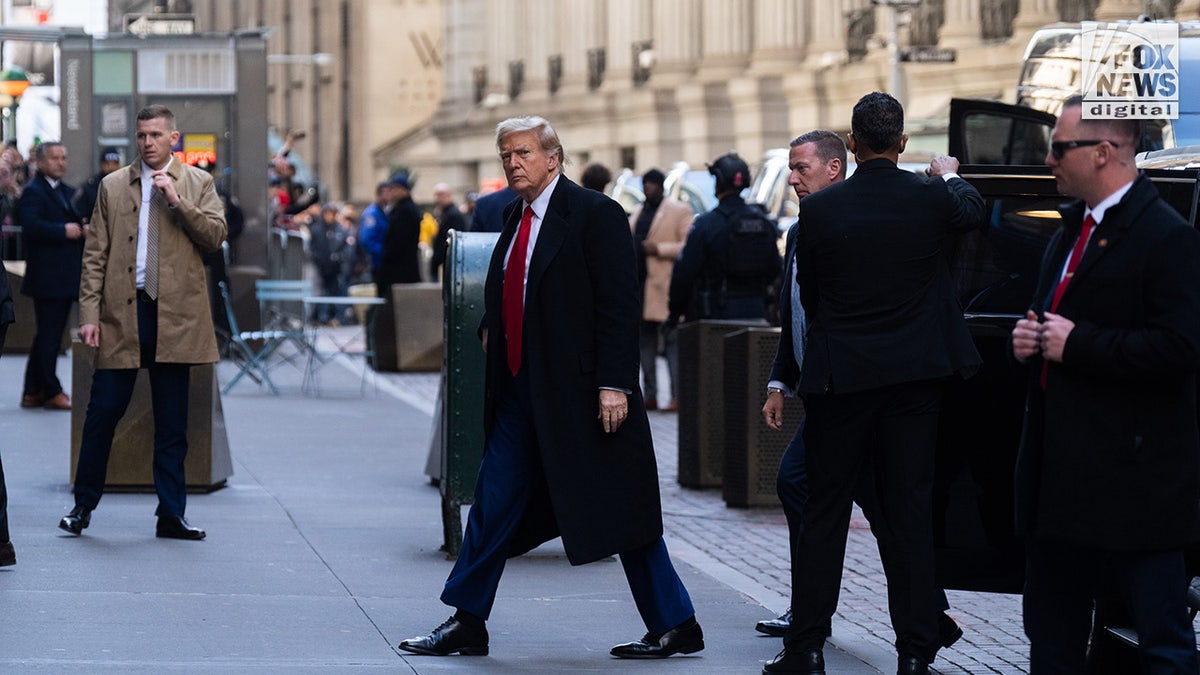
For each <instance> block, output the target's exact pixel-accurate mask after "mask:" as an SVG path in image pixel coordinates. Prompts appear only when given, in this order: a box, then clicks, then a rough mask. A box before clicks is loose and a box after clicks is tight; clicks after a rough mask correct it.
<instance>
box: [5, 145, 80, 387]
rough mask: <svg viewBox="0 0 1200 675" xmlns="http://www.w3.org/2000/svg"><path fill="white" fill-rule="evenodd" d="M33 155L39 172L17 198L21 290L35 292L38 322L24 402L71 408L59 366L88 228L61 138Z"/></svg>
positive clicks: (41, 146)
mask: <svg viewBox="0 0 1200 675" xmlns="http://www.w3.org/2000/svg"><path fill="white" fill-rule="evenodd" d="M34 156H35V158H36V160H37V167H38V171H37V175H36V176H34V177H33V180H31V181H29V184H28V185H26V186H25V190H24V192H22V193H21V198H20V199H19V200H18V201H17V223H18V224H19V225H20V226H21V231H22V234H23V235H24V237H25V261H26V262H25V282H24V283H23V284H22V285H21V292H22V293H23V294H25V295H28V296H29V297H31V298H33V311H34V316H35V321H36V322H37V326H36V332H35V333H34V337H33V345H32V346H31V347H30V349H29V361H28V362H27V364H26V366H25V389H24V392H23V395H22V396H21V407H22V408H38V407H44V408H47V409H50V410H70V409H71V397H70V396H69V395H68V394H67V393H66V392H65V391H63V387H62V383H61V382H59V380H58V376H57V374H56V373H55V368H56V366H57V363H58V348H59V345H60V344H61V343H62V336H63V331H64V330H66V328H67V317H68V316H69V315H70V312H71V305H72V304H73V303H75V302H76V301H77V300H79V276H80V271H81V269H82V267H83V242H84V238H85V237H86V236H87V231H88V228H87V225H85V224H83V222H82V220H81V218H80V216H79V214H77V213H76V212H75V209H74V207H72V205H71V203H72V200H73V199H74V197H75V188H73V187H71V186H69V185H67V184H66V183H63V182H62V177H63V175H64V174H66V172H67V149H66V148H65V147H63V145H62V144H61V143H42V144H41V145H39V146H38V147H37V151H36V154H35V155H34Z"/></svg>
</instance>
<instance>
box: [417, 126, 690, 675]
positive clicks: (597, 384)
mask: <svg viewBox="0 0 1200 675" xmlns="http://www.w3.org/2000/svg"><path fill="white" fill-rule="evenodd" d="M496 145H497V147H498V148H499V150H500V160H501V162H502V163H503V165H504V172H505V175H506V177H507V178H508V184H509V186H510V187H512V188H513V189H514V190H515V191H516V192H517V194H518V195H519V199H515V200H513V202H512V203H511V204H510V205H509V206H508V208H507V209H506V210H505V226H504V230H503V232H502V233H501V234H500V239H499V241H498V242H497V244H496V248H495V250H494V251H493V253H492V261H491V266H490V268H489V269H488V275H487V282H486V286H485V295H484V302H485V312H484V318H483V321H482V323H481V327H480V333H481V336H482V339H483V344H484V348H485V350H486V351H487V375H486V389H485V410H484V420H485V431H486V435H487V441H486V447H485V450H484V455H483V462H482V464H481V465H480V468H479V478H478V481H477V483H476V487H475V502H474V503H473V504H472V506H471V511H470V514H469V515H468V517H467V527H466V533H465V534H464V536H463V545H462V551H461V552H460V553H459V556H458V560H457V562H456V563H455V565H454V569H453V570H452V571H451V572H450V576H449V578H448V579H447V580H446V585H445V588H444V589H443V591H442V596H441V599H442V602H444V603H445V604H447V605H449V606H451V607H454V608H455V609H456V611H455V613H454V615H453V616H452V617H450V619H449V620H447V621H446V622H445V623H443V624H442V625H441V626H438V627H437V628H436V629H434V631H433V632H432V633H431V634H429V635H427V636H424V637H418V638H412V639H409V640H405V641H403V642H401V643H400V648H401V649H403V650H405V651H409V652H414V653H417V654H430V655H438V656H443V655H447V654H454V653H459V654H463V655H483V654H487V653H488V634H487V629H486V626H485V621H486V620H487V618H488V615H489V614H490V613H491V609H492V603H493V602H494V600H495V597H496V588H497V586H498V585H499V583H500V576H501V573H502V572H503V570H504V564H505V560H506V559H507V558H509V557H512V556H516V555H520V554H522V553H524V552H526V551H529V550H530V549H532V548H534V547H535V546H537V545H539V544H541V543H542V542H545V541H549V540H550V539H553V538H555V537H557V536H561V537H562V542H563V548H564V549H565V550H566V554H567V559H568V560H569V561H570V562H571V564H573V565H582V564H584V563H589V562H594V561H596V560H600V559H602V558H606V557H608V556H611V555H619V556H620V559H621V564H622V566H623V567H624V570H625V574H626V577H627V579H628V581H629V587H630V591H631V592H632V593H633V597H634V602H635V604H636V605H637V609H638V612H639V613H640V614H641V617H642V620H643V622H644V623H645V624H646V635H645V636H644V637H643V638H642V639H640V640H637V641H634V642H630V643H626V644H621V645H617V646H616V647H613V648H612V650H611V652H610V653H611V654H612V655H614V656H617V657H621V658H663V657H667V656H671V655H673V654H690V653H694V652H697V651H700V650H701V649H703V648H704V637H703V633H702V631H701V629H700V624H698V623H696V620H695V611H694V609H693V607H692V602H691V599H690V597H689V596H688V593H687V590H686V589H685V588H684V587H683V583H682V582H681V581H680V579H679V575H678V574H676V572H675V568H674V566H673V565H672V564H671V559H670V557H669V555H668V554H667V549H666V545H665V544H664V543H663V539H662V530H663V526H662V506H661V502H660V499H659V491H658V472H657V468H656V464H655V459H654V448H653V444H652V440H651V436H650V424H649V420H648V419H647V417H646V410H645V404H644V403H643V401H642V396H641V392H640V391H639V390H638V323H639V321H640V320H641V302H640V296H639V287H638V279H637V265H636V259H635V257H634V247H633V238H632V235H631V234H630V231H629V224H628V221H627V220H626V219H625V213H624V211H623V210H622V209H621V207H620V205H618V204H617V203H616V202H615V201H613V200H612V199H610V198H608V197H606V196H604V195H602V194H600V193H598V192H593V191H589V190H585V189H584V188H581V187H579V186H578V185H576V184H575V183H572V182H571V181H570V180H568V179H567V178H565V177H563V176H562V173H561V172H562V162H563V157H564V154H563V149H562V144H561V143H560V142H559V140H558V136H557V134H555V132H554V129H553V128H552V127H551V126H550V123H549V122H547V121H546V120H545V119H543V118H541V117H520V118H513V119H509V120H505V121H504V122H501V123H500V125H499V126H498V127H497V128H496Z"/></svg>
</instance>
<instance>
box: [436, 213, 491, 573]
mask: <svg viewBox="0 0 1200 675" xmlns="http://www.w3.org/2000/svg"><path fill="white" fill-rule="evenodd" d="M499 238H500V235H499V234H496V233H494V232H457V231H451V232H450V237H449V240H448V242H447V247H448V249H447V255H446V269H445V274H444V277H443V284H444V285H443V302H444V303H445V305H444V308H445V309H444V313H443V317H444V320H443V327H444V331H445V340H444V347H443V349H444V350H445V351H444V352H443V358H442V376H443V378H444V380H445V383H446V386H445V389H444V395H445V400H444V401H443V402H442V418H441V419H440V420H435V423H438V424H441V425H442V462H441V479H440V485H439V489H440V490H441V493H442V529H443V535H444V543H443V549H444V550H445V551H446V552H447V553H448V554H450V555H451V556H457V555H458V551H459V549H460V548H461V547H462V516H461V510H462V506H463V505H464V504H470V503H471V502H472V501H473V500H474V497H475V479H476V478H477V477H478V476H479V463H480V461H482V459H483V446H484V440H485V439H484V433H483V389H484V379H485V377H484V370H485V368H486V366H487V361H486V354H484V352H483V348H482V347H481V345H480V343H479V335H478V329H479V322H480V320H482V318H483V308H484V302H483V286H484V282H485V280H486V279H487V271H488V266H489V265H490V263H491V259H492V249H493V248H495V246H496V241H497V240H498V239H499Z"/></svg>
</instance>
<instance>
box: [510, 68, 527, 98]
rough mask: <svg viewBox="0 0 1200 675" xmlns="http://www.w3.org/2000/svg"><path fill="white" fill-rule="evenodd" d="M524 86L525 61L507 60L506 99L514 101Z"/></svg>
mask: <svg viewBox="0 0 1200 675" xmlns="http://www.w3.org/2000/svg"><path fill="white" fill-rule="evenodd" d="M524 86H525V62H524V61H509V62H508V100H510V101H515V100H517V97H518V96H520V95H521V88H522V87H524Z"/></svg>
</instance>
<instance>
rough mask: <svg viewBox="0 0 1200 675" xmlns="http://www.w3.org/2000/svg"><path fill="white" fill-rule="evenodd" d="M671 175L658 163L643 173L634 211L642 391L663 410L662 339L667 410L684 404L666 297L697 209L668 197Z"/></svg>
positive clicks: (648, 406)
mask: <svg viewBox="0 0 1200 675" xmlns="http://www.w3.org/2000/svg"><path fill="white" fill-rule="evenodd" d="M666 178H667V177H666V176H665V175H663V172H661V171H659V170H658V169H650V170H649V171H647V172H646V173H644V174H642V191H643V192H644V193H645V195H646V199H645V201H643V202H642V203H641V204H638V205H637V206H636V207H634V209H633V213H631V214H629V227H630V229H631V230H632V231H633V243H634V246H636V247H637V263H638V281H639V282H641V285H642V323H641V330H640V332H639V344H640V347H641V361H642V382H643V384H644V387H643V389H642V395H643V396H644V397H645V399H646V410H658V353H659V345H660V344H662V346H663V349H662V351H663V353H664V354H665V355H666V357H667V373H668V375H669V376H670V378H671V383H670V394H671V398H670V401H669V402H668V403H667V405H666V407H665V408H663V409H664V410H667V411H674V410H677V409H678V408H679V402H678V393H677V391H676V388H677V386H678V381H679V340H678V333H679V331H678V330H677V329H676V327H675V326H672V325H668V324H667V317H668V316H669V315H670V312H669V311H668V309H667V301H668V298H669V297H670V293H671V271H672V270H673V269H674V267H675V258H676V257H678V256H679V252H680V251H681V250H683V242H685V241H687V234H688V228H690V227H691V226H692V209H691V208H689V207H688V205H687V204H684V203H682V202H677V201H675V200H673V199H664V194H663V183H664V182H665V181H666Z"/></svg>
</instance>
